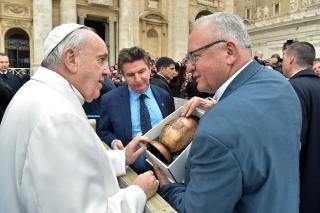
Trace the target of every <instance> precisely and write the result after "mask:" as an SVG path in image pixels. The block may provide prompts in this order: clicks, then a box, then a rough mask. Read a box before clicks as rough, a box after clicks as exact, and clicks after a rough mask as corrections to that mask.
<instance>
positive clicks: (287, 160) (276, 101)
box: [159, 61, 302, 213]
mask: <svg viewBox="0 0 320 213" xmlns="http://www.w3.org/2000/svg"><path fill="white" fill-rule="evenodd" d="M301 122H302V119H301V107H300V103H299V99H298V97H297V95H296V93H295V92H294V90H293V88H292V86H291V85H290V83H289V82H288V81H287V80H286V79H285V78H284V77H283V76H281V74H279V73H277V72H272V71H270V70H268V69H266V68H265V67H263V66H261V65H259V64H258V63H257V62H256V61H253V62H251V63H250V64H249V65H248V66H247V67H246V68H245V69H244V70H242V72H241V73H240V74H239V75H238V76H237V77H236V78H235V79H234V80H233V81H232V82H231V84H230V85H229V86H228V87H227V89H226V91H225V92H224V94H223V95H222V97H221V99H220V101H219V102H218V103H217V104H216V105H215V106H214V107H212V108H211V109H209V110H208V111H207V112H206V113H205V114H204V115H203V117H202V118H201V119H200V123H199V125H198V128H197V130H196V133H195V136H194V139H193V143H192V145H191V149H190V153H189V156H188V160H187V162H186V174H185V184H179V183H173V184H168V185H165V186H163V187H161V189H160V191H159V193H160V194H161V195H162V196H163V197H164V198H165V199H166V200H167V201H168V202H169V203H170V204H171V205H172V206H173V207H174V208H176V209H177V210H178V212H201V213H206V212H207V213H211V212H222V213H225V212H230V213H232V212H237V213H240V212H241V213H244V212H245V213H256V212H259V213H270V212H272V213H298V211H299V149H300V130H301V129H300V128H301Z"/></svg>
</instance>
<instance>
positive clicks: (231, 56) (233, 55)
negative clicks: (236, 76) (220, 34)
mask: <svg viewBox="0 0 320 213" xmlns="http://www.w3.org/2000/svg"><path fill="white" fill-rule="evenodd" d="M238 48H239V46H238V45H237V44H236V43H235V42H234V41H232V40H230V41H228V42H227V43H226V54H227V64H228V65H232V64H234V62H235V61H236V60H237V58H238V57H239V49H238Z"/></svg>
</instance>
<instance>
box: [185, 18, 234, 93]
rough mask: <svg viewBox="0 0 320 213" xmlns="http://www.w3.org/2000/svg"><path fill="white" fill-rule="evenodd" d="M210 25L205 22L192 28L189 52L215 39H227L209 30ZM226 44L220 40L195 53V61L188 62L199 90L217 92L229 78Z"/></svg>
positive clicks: (188, 68)
mask: <svg viewBox="0 0 320 213" xmlns="http://www.w3.org/2000/svg"><path fill="white" fill-rule="evenodd" d="M210 27H211V26H209V22H203V23H201V24H199V25H198V26H197V27H196V28H194V29H193V30H192V32H191V34H190V36H189V41H188V53H190V52H192V51H194V50H196V49H198V48H199V47H202V46H204V45H206V44H209V43H211V42H213V41H218V40H220V39H225V38H220V37H218V36H217V35H215V34H213V33H210V32H208V29H209V28H210ZM210 31H212V30H210ZM203 32H208V33H203ZM225 46H226V43H225V42H220V43H217V44H215V45H213V46H210V47H209V48H206V49H203V50H200V51H198V52H196V53H194V56H195V58H196V61H195V63H191V62H190V61H189V62H188V65H187V70H188V72H191V73H192V75H193V77H194V78H195V79H196V82H197V89H198V90H199V91H201V92H208V93H215V92H216V90H217V89H218V88H219V87H220V86H221V85H222V84H223V83H224V82H225V81H226V80H227V79H228V74H229V72H228V69H229V68H228V65H227V63H226V57H227V54H226V48H225Z"/></svg>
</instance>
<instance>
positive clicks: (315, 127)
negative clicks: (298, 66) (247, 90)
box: [290, 68, 320, 213]
mask: <svg viewBox="0 0 320 213" xmlns="http://www.w3.org/2000/svg"><path fill="white" fill-rule="evenodd" d="M290 83H291V84H292V86H293V87H294V89H295V91H296V93H297V94H298V97H299V99H300V102H301V107H302V130H301V144H302V146H301V153H300V190H301V191H300V213H313V212H314V213H318V212H320V202H319V197H320V78H319V77H318V76H317V75H316V74H315V73H314V71H313V70H312V69H311V68H309V69H305V70H302V71H300V72H298V73H296V74H295V75H294V76H293V77H291V79H290Z"/></svg>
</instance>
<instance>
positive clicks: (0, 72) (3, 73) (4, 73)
mask: <svg viewBox="0 0 320 213" xmlns="http://www.w3.org/2000/svg"><path fill="white" fill-rule="evenodd" d="M7 73H8V70H6V71H4V72H2V71H0V74H2V75H6V74H7Z"/></svg>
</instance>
